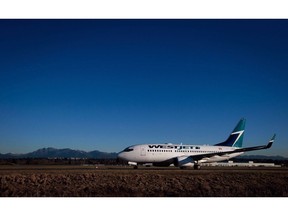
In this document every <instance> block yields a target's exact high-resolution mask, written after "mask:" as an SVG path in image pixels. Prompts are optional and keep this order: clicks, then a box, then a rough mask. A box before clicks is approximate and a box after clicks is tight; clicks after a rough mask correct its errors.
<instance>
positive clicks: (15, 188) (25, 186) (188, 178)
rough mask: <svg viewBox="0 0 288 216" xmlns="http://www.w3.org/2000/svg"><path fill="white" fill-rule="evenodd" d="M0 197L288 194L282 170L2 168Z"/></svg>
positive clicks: (286, 172)
mask: <svg viewBox="0 0 288 216" xmlns="http://www.w3.org/2000/svg"><path fill="white" fill-rule="evenodd" d="M0 196H1V197H287V196H288V169H285V168H239V167H238V168H237V167H236V168H235V167H234V168H211V167H203V168H202V169H201V170H193V169H186V170H180V169H177V168H161V169H155V168H144V167H141V168H139V169H137V170H134V169H132V168H131V167H117V166H115V167H106V166H101V167H95V166H87V167H85V166H75V167H73V166H0Z"/></svg>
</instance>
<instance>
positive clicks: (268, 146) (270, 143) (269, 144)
mask: <svg viewBox="0 0 288 216" xmlns="http://www.w3.org/2000/svg"><path fill="white" fill-rule="evenodd" d="M275 137H276V134H274V135H273V137H272V138H271V139H270V141H269V143H268V144H267V148H270V147H271V146H272V144H273V142H274V140H275Z"/></svg>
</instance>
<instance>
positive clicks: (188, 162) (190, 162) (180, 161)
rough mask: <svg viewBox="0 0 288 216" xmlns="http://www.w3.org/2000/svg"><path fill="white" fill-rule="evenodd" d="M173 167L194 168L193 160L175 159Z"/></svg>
mask: <svg viewBox="0 0 288 216" xmlns="http://www.w3.org/2000/svg"><path fill="white" fill-rule="evenodd" d="M174 166H177V167H191V166H194V160H193V159H192V157H189V156H181V157H177V158H176V159H175V161H174Z"/></svg>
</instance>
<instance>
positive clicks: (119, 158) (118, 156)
mask: <svg viewBox="0 0 288 216" xmlns="http://www.w3.org/2000/svg"><path fill="white" fill-rule="evenodd" d="M117 160H123V152H120V153H118V155H117Z"/></svg>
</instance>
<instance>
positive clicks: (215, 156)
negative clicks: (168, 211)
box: [118, 118, 276, 169]
mask: <svg viewBox="0 0 288 216" xmlns="http://www.w3.org/2000/svg"><path fill="white" fill-rule="evenodd" d="M245 122H246V120H245V119H244V118H242V119H240V121H239V122H238V124H237V125H236V127H235V128H234V130H233V131H232V132H231V134H230V136H229V137H228V138H227V140H226V141H224V142H221V143H218V144H215V145H183V144H182V143H181V144H172V143H165V144H139V145H132V146H129V147H127V148H125V149H124V150H123V151H121V152H119V154H118V159H120V160H124V161H127V162H128V164H129V165H131V166H133V167H134V169H137V168H138V165H141V164H142V165H143V164H151V165H153V166H173V165H174V166H175V167H180V168H181V169H184V168H187V167H193V168H194V169H200V167H201V164H203V163H212V162H219V161H225V160H229V159H231V158H234V157H237V156H239V155H242V154H243V153H244V152H248V151H255V150H261V149H268V148H270V147H271V146H272V144H273V142H274V140H275V137H276V134H274V135H273V137H272V138H271V139H270V141H269V142H268V144H267V145H261V146H254V147H246V148H242V142H243V136H244V129H245Z"/></svg>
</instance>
